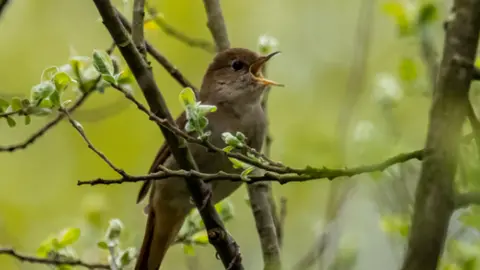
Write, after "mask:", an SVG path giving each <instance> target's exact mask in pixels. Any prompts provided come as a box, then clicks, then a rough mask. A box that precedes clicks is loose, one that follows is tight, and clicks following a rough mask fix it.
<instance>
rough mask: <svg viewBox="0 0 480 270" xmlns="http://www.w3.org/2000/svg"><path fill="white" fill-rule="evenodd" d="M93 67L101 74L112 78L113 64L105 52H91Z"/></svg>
mask: <svg viewBox="0 0 480 270" xmlns="http://www.w3.org/2000/svg"><path fill="white" fill-rule="evenodd" d="M93 66H94V67H95V69H96V70H97V71H98V72H100V73H101V74H106V75H112V76H113V74H114V73H113V62H112V58H111V57H110V55H108V53H107V52H105V51H100V50H94V51H93Z"/></svg>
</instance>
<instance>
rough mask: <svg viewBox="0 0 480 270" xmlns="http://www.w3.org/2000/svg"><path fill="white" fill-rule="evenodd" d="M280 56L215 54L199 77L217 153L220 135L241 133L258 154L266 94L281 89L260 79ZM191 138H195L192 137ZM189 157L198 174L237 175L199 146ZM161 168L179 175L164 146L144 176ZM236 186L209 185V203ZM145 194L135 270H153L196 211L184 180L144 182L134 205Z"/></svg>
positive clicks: (239, 51)
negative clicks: (143, 224) (269, 63)
mask: <svg viewBox="0 0 480 270" xmlns="http://www.w3.org/2000/svg"><path fill="white" fill-rule="evenodd" d="M278 53H280V52H279V51H275V52H272V53H270V54H268V55H264V56H263V55H259V54H257V53H256V52H254V51H252V50H249V49H245V48H229V49H226V50H223V51H220V52H218V53H217V54H216V55H215V56H214V58H213V60H212V61H211V63H210V64H209V65H208V68H207V70H206V72H205V74H204V76H203V80H202V85H201V88H200V91H199V101H200V102H201V103H202V104H208V105H214V106H216V107H217V110H216V111H214V112H211V113H209V114H207V115H206V117H207V119H208V125H207V127H206V130H208V131H209V132H210V136H209V138H208V139H209V140H210V142H211V143H212V144H213V145H215V146H217V147H220V148H223V147H225V146H226V144H225V142H224V141H223V140H222V133H224V132H231V133H233V134H235V133H236V132H242V133H243V134H244V135H245V137H246V144H247V145H248V146H249V147H252V148H254V149H256V150H258V151H261V148H262V145H263V141H264V138H265V134H266V119H265V113H264V111H263V108H262V106H261V101H262V96H263V93H264V92H265V90H266V89H267V88H268V87H270V86H273V85H277V86H282V85H281V84H279V83H277V82H275V81H272V80H269V79H267V78H265V77H264V76H263V74H262V68H263V66H264V65H265V63H266V62H267V61H269V60H270V59H271V58H272V57H273V56H274V55H276V54H278ZM186 123H187V117H186V113H185V111H184V112H182V113H181V114H180V115H179V117H178V118H177V119H176V124H177V125H178V126H179V127H180V128H183V127H184V126H185V124H186ZM192 134H193V135H195V133H192ZM188 146H189V149H190V151H191V153H192V156H193V158H194V160H195V162H196V163H197V166H198V170H199V171H200V172H202V173H217V172H218V171H224V172H229V173H240V172H241V169H238V168H237V169H235V168H234V167H233V166H232V163H231V161H230V160H229V159H228V158H227V156H226V155H225V154H222V153H218V152H214V151H211V150H209V149H207V148H206V147H204V146H202V145H199V144H193V143H189V144H188ZM160 166H164V167H166V168H169V169H173V170H177V169H180V167H179V166H178V164H177V163H176V162H175V158H174V157H173V156H172V154H171V152H170V150H169V147H168V145H167V144H166V143H165V142H164V143H163V145H162V146H161V148H160V150H159V151H158V153H157V155H156V156H155V159H154V161H153V163H152V165H151V167H150V170H149V173H154V172H158V171H159V170H160V169H159V167H160ZM241 184H242V183H241V182H233V181H229V180H221V179H220V180H216V181H213V182H210V183H208V185H210V188H211V191H212V196H211V199H212V203H214V204H215V203H218V202H220V201H221V200H223V199H224V198H226V197H228V196H230V195H231V194H232V193H233V192H234V191H235V190H237V189H238V188H239V187H240V186H241ZM148 193H149V202H148V205H147V206H146V207H145V214H146V215H147V222H146V228H145V234H144V238H143V243H142V246H141V249H140V252H139V253H138V257H137V261H136V265H135V269H136V270H157V269H159V268H160V266H161V263H162V261H163V259H164V257H165V254H166V252H167V250H168V248H169V247H170V245H171V244H172V243H173V242H174V240H175V238H176V236H177V234H178V232H179V230H180V228H181V226H182V225H183V222H184V220H185V218H186V216H187V215H188V214H189V212H190V211H191V210H192V209H193V208H194V207H195V206H194V204H193V203H192V202H191V199H190V193H189V190H188V189H187V186H186V183H185V180H184V178H181V177H170V178H166V179H162V180H159V181H147V182H144V183H143V185H142V187H141V189H140V191H139V194H138V197H137V203H139V202H141V201H142V200H143V199H144V198H145V197H146V196H147V194H148Z"/></svg>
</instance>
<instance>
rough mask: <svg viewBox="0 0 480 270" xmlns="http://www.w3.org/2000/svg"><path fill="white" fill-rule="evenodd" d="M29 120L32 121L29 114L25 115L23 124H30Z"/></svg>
mask: <svg viewBox="0 0 480 270" xmlns="http://www.w3.org/2000/svg"><path fill="white" fill-rule="evenodd" d="M30 122H32V118H31V117H30V115H25V125H27V126H28V125H30Z"/></svg>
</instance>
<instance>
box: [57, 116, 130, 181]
mask: <svg viewBox="0 0 480 270" xmlns="http://www.w3.org/2000/svg"><path fill="white" fill-rule="evenodd" d="M60 111H61V112H62V113H64V114H65V115H66V116H67V118H68V121H69V122H70V124H71V125H72V127H73V128H75V129H76V130H77V131H78V133H79V134H80V136H81V137H82V139H83V140H84V141H85V142H86V143H87V145H88V148H89V149H91V150H92V151H93V152H94V153H95V154H97V156H99V157H100V158H101V159H102V160H103V161H105V163H107V164H108V166H109V167H110V168H112V170H114V171H115V172H117V173H118V174H119V175H120V176H122V177H129V175H128V174H127V173H125V171H124V170H122V169H120V168H118V167H117V166H115V165H113V163H112V162H111V161H110V160H109V159H108V158H107V156H105V154H103V153H102V152H100V151H99V150H98V149H97V148H95V146H93V144H92V142H90V140H89V139H88V137H87V135H86V134H85V131H84V130H83V127H82V126H81V125H80V124H79V123H78V122H77V121H75V120H73V119H72V117H71V116H70V114H69V113H68V111H66V110H64V109H60Z"/></svg>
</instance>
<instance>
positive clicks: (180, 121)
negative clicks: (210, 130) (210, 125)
mask: <svg viewBox="0 0 480 270" xmlns="http://www.w3.org/2000/svg"><path fill="white" fill-rule="evenodd" d="M175 123H176V124H177V126H178V127H179V128H181V129H183V127H184V126H185V124H186V123H187V116H186V114H185V111H184V112H182V114H180V116H178V118H177V120H176V121H175ZM170 154H171V151H170V148H169V147H168V144H167V143H166V142H163V144H162V147H160V150H158V153H157V155H156V156H155V159H154V160H153V163H152V166H150V169H149V170H148V173H155V172H157V169H158V165H161V164H164V163H165V161H166V160H167V158H168V157H169V156H170ZM151 185H152V181H145V182H144V183H143V185H142V187H141V188H140V191H139V192H138V196H137V203H139V202H141V201H142V200H143V199H144V198H145V196H146V195H147V194H148V191H149V190H150V186H151Z"/></svg>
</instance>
